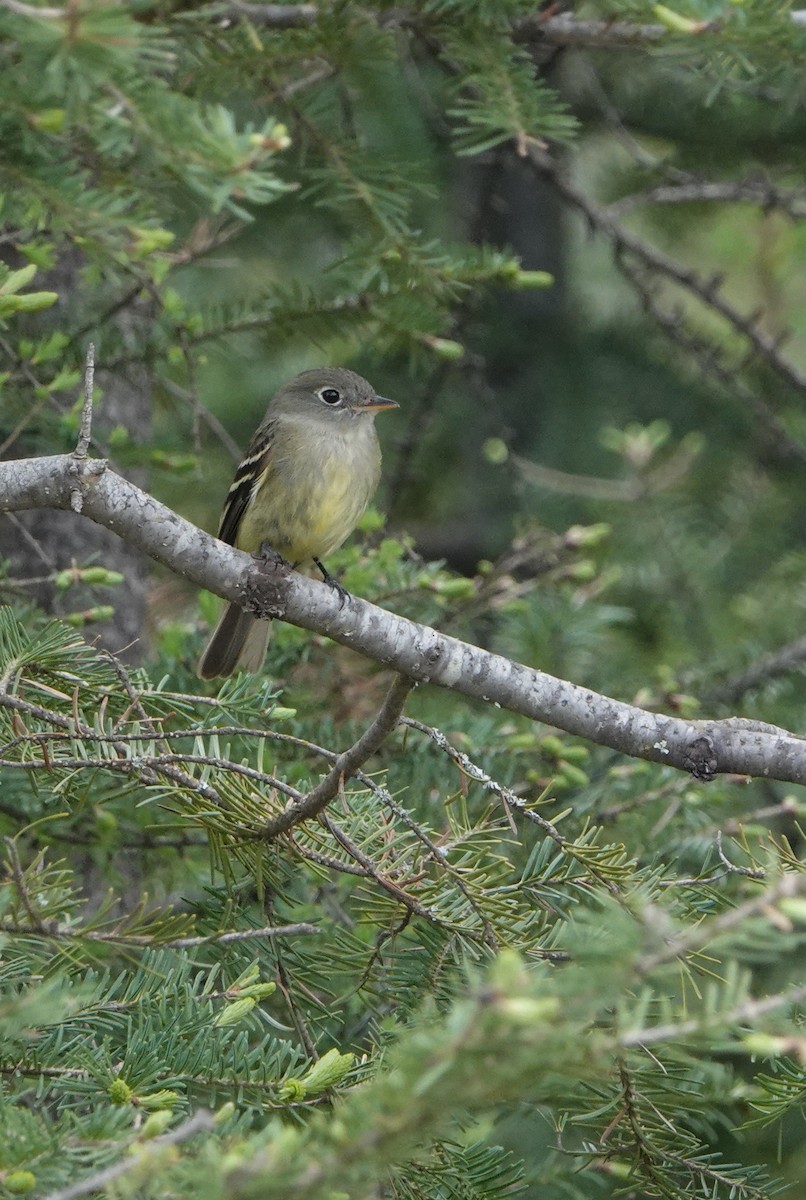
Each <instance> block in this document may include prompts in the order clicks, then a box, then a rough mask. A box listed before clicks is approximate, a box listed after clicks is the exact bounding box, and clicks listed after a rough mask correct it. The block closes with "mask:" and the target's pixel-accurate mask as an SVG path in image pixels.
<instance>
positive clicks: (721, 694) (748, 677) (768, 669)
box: [706, 637, 806, 704]
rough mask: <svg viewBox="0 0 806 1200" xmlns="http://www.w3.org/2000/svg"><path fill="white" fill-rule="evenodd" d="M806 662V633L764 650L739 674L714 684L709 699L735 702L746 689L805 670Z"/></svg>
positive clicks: (715, 701) (717, 701)
mask: <svg viewBox="0 0 806 1200" xmlns="http://www.w3.org/2000/svg"><path fill="white" fill-rule="evenodd" d="M804 663H806V637H801V638H796V639H795V641H794V642H789V643H788V645H786V646H782V647H781V648H780V649H779V650H774V651H772V652H771V653H769V654H764V655H762V656H761V658H759V659H757V660H756V662H754V663H751V665H750V666H749V667H745V669H744V670H743V671H739V672H738V673H737V674H736V675H733V676H731V677H730V678H729V679H726V680H724V682H723V683H720V684H719V685H718V686H717V687H715V688H711V689H710V690H709V691H708V692H707V693H706V695H707V699H708V700H709V701H712V702H714V703H717V704H733V703H735V701H737V700H740V699H741V698H742V696H744V695H745V694H746V693H747V692H752V691H755V689H756V688H759V687H761V686H762V684H765V683H767V682H769V680H771V679H779V678H780V677H781V676H782V675H788V674H789V673H790V672H791V671H802V670H803V668H804Z"/></svg>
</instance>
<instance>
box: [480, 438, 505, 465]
mask: <svg viewBox="0 0 806 1200" xmlns="http://www.w3.org/2000/svg"><path fill="white" fill-rule="evenodd" d="M481 452H482V454H483V455H484V457H485V458H486V459H487V462H488V463H492V464H493V466H494V467H500V466H501V464H502V463H505V462H506V461H507V459H508V458H509V448H508V446H507V444H506V442H505V441H504V440H503V438H495V437H494V438H487V440H486V442H484V444H483V445H482V447H481Z"/></svg>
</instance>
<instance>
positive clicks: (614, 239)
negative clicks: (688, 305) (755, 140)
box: [528, 145, 806, 395]
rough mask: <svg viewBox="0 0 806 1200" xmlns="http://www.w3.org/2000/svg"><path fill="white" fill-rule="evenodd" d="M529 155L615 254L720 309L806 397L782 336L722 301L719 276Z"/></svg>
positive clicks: (544, 159)
mask: <svg viewBox="0 0 806 1200" xmlns="http://www.w3.org/2000/svg"><path fill="white" fill-rule="evenodd" d="M528 157H529V160H530V162H531V163H532V164H533V166H534V167H535V168H536V170H537V171H538V172H539V173H540V174H541V175H542V176H544V177H546V178H548V179H549V180H550V182H551V183H552V185H553V187H554V188H555V189H556V191H557V192H558V193H559V194H560V195H561V196H562V197H563V199H564V200H567V201H568V203H569V204H571V205H572V206H573V207H574V208H576V209H578V210H579V211H580V212H581V213H582V214H583V215H584V216H585V218H586V220H587V221H588V223H589V224H590V226H591V228H592V229H595V230H596V231H597V232H599V233H601V234H603V236H604V237H606V238H607V239H608V241H609V242H611V244H612V245H613V247H614V248H615V250H616V251H617V252H619V253H620V254H629V255H632V256H633V257H634V258H635V259H637V260H638V261H639V262H641V263H643V264H644V266H646V267H647V268H648V269H649V270H651V271H654V272H656V273H657V274H658V275H660V276H662V277H663V278H665V279H669V280H671V281H672V282H673V283H675V284H677V285H678V287H681V288H683V290H684V291H686V292H688V293H689V294H690V295H692V296H694V297H696V299H697V300H699V301H700V302H701V303H702V304H704V305H706V307H708V308H710V309H712V310H713V311H714V312H716V313H719V315H720V316H721V317H722V318H723V319H724V320H725V321H727V323H728V324H729V325H730V326H732V328H733V329H734V330H735V331H736V332H737V333H738V334H740V335H741V336H742V337H743V338H745V340H746V341H747V342H748V343H749V345H750V347H751V348H752V350H753V351H754V352H755V353H756V354H757V355H758V356H759V358H760V359H762V360H763V361H764V362H765V363H766V364H767V366H768V367H769V368H770V369H771V370H772V371H773V372H774V373H775V374H776V375H777V376H778V377H779V378H780V379H782V380H783V381H784V383H786V384H788V385H789V386H790V387H792V388H794V389H795V390H796V391H798V392H800V393H802V394H803V395H806V374H804V373H803V372H802V371H799V370H798V368H797V367H796V366H795V365H794V363H792V362H790V361H789V360H788V359H786V358H784V357H783V355H781V354H780V352H779V345H780V339H779V338H775V337H771V336H770V335H769V334H767V333H764V331H763V330H762V329H760V328H759V326H758V324H757V320H756V314H752V313H751V314H750V315H749V316H745V315H744V314H743V313H741V312H739V310H738V309H736V308H734V306H733V305H732V304H731V303H730V301H728V300H726V299H725V297H724V296H723V295H722V294H721V292H720V290H719V289H720V286H721V282H722V280H721V279H720V277H719V276H715V277H713V278H711V279H703V278H702V277H701V276H699V275H698V274H697V273H696V271H692V270H690V269H689V268H688V267H684V266H682V265H681V264H680V263H679V262H677V261H676V260H675V259H673V258H669V257H668V255H666V254H663V253H661V251H660V250H657V249H656V248H655V247H654V246H651V245H650V244H649V243H648V242H645V241H643V240H642V239H641V238H640V237H638V236H637V235H636V234H634V233H632V232H631V231H630V230H628V229H626V228H625V227H624V226H623V225H621V224H620V222H619V221H618V220H616V219H615V217H614V216H613V215H612V213H611V212H610V210H609V209H606V208H602V207H600V206H599V205H598V204H596V202H595V201H593V200H591V198H590V197H589V196H587V195H586V194H585V193H584V192H581V191H580V190H579V188H577V187H575V185H574V184H573V183H572V182H571V181H570V180H569V179H566V178H565V176H564V175H563V173H562V171H561V169H560V167H559V165H558V164H557V162H555V160H554V159H553V158H552V157H551V155H549V154H547V153H546V152H545V151H544V150H541V149H540V148H539V147H537V146H535V145H530V146H529V149H528Z"/></svg>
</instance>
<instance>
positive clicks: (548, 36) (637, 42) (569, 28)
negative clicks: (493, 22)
mask: <svg viewBox="0 0 806 1200" xmlns="http://www.w3.org/2000/svg"><path fill="white" fill-rule="evenodd" d="M669 36H670V31H669V30H668V29H667V28H666V26H665V25H654V24H653V25H650V24H644V25H638V24H635V23H633V22H630V21H580V20H577V19H576V18H575V17H574V15H573V13H556V14H554V15H553V16H547V15H541V14H540V13H536V14H534V15H531V16H526V17H519V18H518V19H517V20H516V21H514V22H513V25H512V39H513V41H515V42H528V43H534V42H538V43H540V42H548V43H550V44H551V45H553V46H594V47H601V48H604V49H608V50H645V49H647V48H648V47H650V46H655V45H657V44H658V43H659V42H663V41H666V40H668V39H669Z"/></svg>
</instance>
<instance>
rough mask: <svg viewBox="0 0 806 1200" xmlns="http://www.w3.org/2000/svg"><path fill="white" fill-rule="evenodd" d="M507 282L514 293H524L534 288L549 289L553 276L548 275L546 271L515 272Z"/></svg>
mask: <svg viewBox="0 0 806 1200" xmlns="http://www.w3.org/2000/svg"><path fill="white" fill-rule="evenodd" d="M508 282H509V286H510V287H511V288H514V289H515V291H517V292H526V291H531V290H532V289H534V288H545V287H551V285H552V284H553V283H554V276H553V275H549V273H548V271H517V272H516V273H515V274H514V275H513V276H512V277H511V278H510V279H509V281H508Z"/></svg>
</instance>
